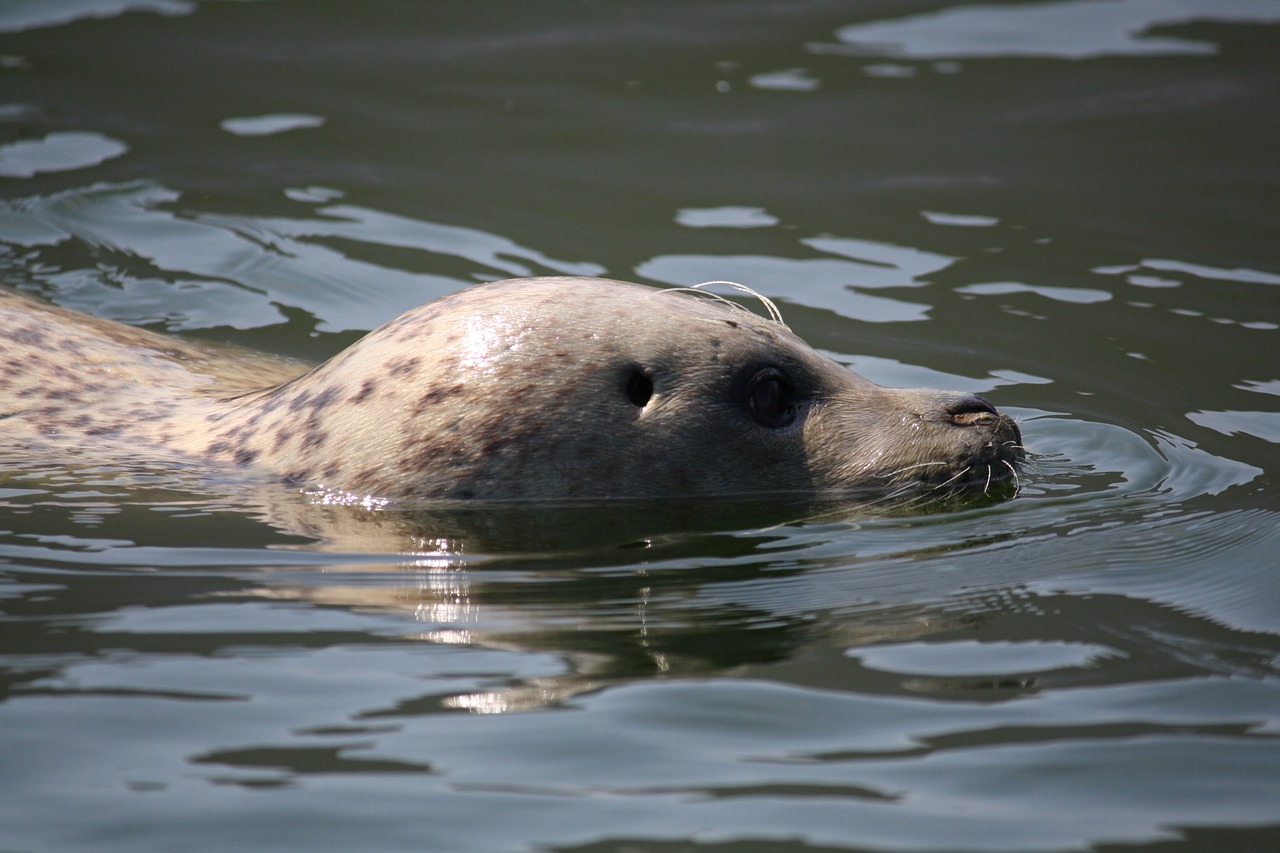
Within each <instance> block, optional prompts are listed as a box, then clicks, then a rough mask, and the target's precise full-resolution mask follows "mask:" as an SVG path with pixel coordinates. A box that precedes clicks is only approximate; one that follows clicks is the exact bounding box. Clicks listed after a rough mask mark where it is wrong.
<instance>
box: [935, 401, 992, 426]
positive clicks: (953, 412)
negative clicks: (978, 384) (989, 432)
mask: <svg viewBox="0 0 1280 853" xmlns="http://www.w3.org/2000/svg"><path fill="white" fill-rule="evenodd" d="M944 411H945V413H946V416H947V419H948V420H950V421H951V422H952V423H953V424H955V425H956V426H989V425H991V424H994V423H996V422H998V421H999V420H1000V417H1001V415H1000V413H999V412H998V411H996V407H995V406H993V405H991V403H990V402H989V401H988V400H987V399H986V398H985V397H979V396H978V395H977V394H965V395H964V396H962V397H957V398H954V399H952V400H950V401H948V403H947V404H946V406H945V407H944Z"/></svg>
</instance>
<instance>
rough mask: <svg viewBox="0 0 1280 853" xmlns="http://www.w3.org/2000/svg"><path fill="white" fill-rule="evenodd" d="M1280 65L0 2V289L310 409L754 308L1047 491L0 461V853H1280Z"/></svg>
mask: <svg viewBox="0 0 1280 853" xmlns="http://www.w3.org/2000/svg"><path fill="white" fill-rule="evenodd" d="M1278 48H1280V4H1278V3H1275V2H1268V1H1267V0H1254V1H1253V2H1249V0H1236V2H1230V3H1228V2H1222V0H1213V2H1210V0H1198V1H1197V0H1183V2H1173V0H1170V2H1160V0H1078V2H1041V3H1025V4H1016V5H1011V4H1003V5H963V4H948V5H941V6H940V5H939V4H936V3H933V4H927V3H914V2H896V3H892V4H890V3H877V2H849V3H827V2H799V3H790V4H767V3H753V2H703V3H698V4H686V3H667V2H646V3H643V4H640V3H634V4H632V3H614V4H593V3H585V2H584V3H571V2H556V3H543V4H521V3H497V4H484V5H483V6H480V5H465V4H445V3H432V4H397V3H391V2H362V3H339V2H318V0H311V2H306V3H302V2H289V1H288V0H283V1H282V2H272V3H266V2H259V3H250V2H239V3H230V2H207V3H194V2H180V0H151V2H142V0H139V2H130V0H63V2H51V0H41V2H34V0H33V1H32V2H14V0H10V2H8V3H5V4H3V5H0V193H2V194H3V200H2V201H0V269H2V270H3V281H4V283H6V284H7V285H9V286H13V287H18V288H21V289H23V290H27V291H31V292H34V293H37V294H40V295H42V296H44V297H46V298H49V299H52V300H53V301H55V302H58V303H59V304H63V305H67V306H70V307H74V308H78V309H81V310H85V311H88V312H90V313H93V314H97V315H100V316H106V317H112V318H116V319H120V320H123V321H126V322H130V323H135V324H141V325H145V326H147V327H149V328H153V329H157V330H161V331H172V332H176V333H182V334H188V335H192V336H196V337H201V338H206V339H214V340H220V341H230V342H233V343H237V344H242V345H247V346H251V347H254V348H257V349H262V350H268V351H271V352H276V353H280V354H282V355H286V356H291V357H299V358H307V359H318V358H323V357H325V356H326V355H328V354H330V353H332V352H335V351H336V350H338V349H340V348H341V347H343V346H345V345H346V344H348V343H350V342H351V341H353V340H355V339H356V338H357V337H358V336H359V334H360V333H362V332H363V331H364V330H367V329H369V328H371V327H373V326H374V325H376V324H378V323H380V322H381V321H383V320H385V319H388V318H389V317H391V316H393V315H394V314H396V313H398V312H399V311H401V310H404V309H406V308H408V307H411V306H413V305H416V304H418V303H420V302H423V301H425V300H427V299H429V298H432V297H435V296H438V295H441V294H443V293H447V292H450V291H453V290H456V289H458V288H461V287H464V286H466V285H467V284H469V283H473V282H475V281H480V280H487V279H494V278H501V277H507V276H511V275H524V274H545V273H569V274H597V273H604V274H608V275H612V276H616V277H619V278H626V279H633V280H642V281H647V282H650V283H661V284H682V283H688V282H692V281H699V280H703V279H710V278H715V279H735V280H739V281H743V282H745V283H748V284H750V285H752V286H754V287H756V288H757V289H759V290H761V291H763V292H764V293H766V294H767V295H769V296H771V297H772V298H774V299H775V300H777V301H778V302H779V304H780V305H781V306H782V308H783V310H784V312H785V315H786V318H787V321H788V323H789V324H790V325H791V326H792V327H793V328H794V329H795V330H796V331H797V332H798V333H800V334H801V335H802V336H803V337H805V338H806V339H807V340H809V341H810V342H811V343H813V344H814V345H815V346H817V347H819V348H821V349H823V350H825V351H827V352H829V353H831V354H833V355H834V356H835V357H837V358H838V359H839V360H841V361H844V362H846V363H848V364H849V365H850V366H851V367H853V368H854V369H856V370H858V371H859V372H861V373H863V374H864V375H867V376H869V377H870V378H872V379H875V380H877V381H881V382H884V383H887V384H900V385H934V386H941V387H949V388H956V389H961V390H969V391H975V392H980V393H984V394H987V395H989V396H990V397H991V398H992V399H993V400H995V402H996V403H997V404H998V405H1000V406H1001V407H1002V408H1004V409H1005V410H1007V411H1010V412H1011V413H1013V414H1015V415H1016V416H1018V418H1019V420H1020V422H1021V424H1022V427H1023V431H1024V433H1025V435H1026V438H1027V443H1028V445H1029V446H1030V448H1031V450H1032V451H1033V453H1034V458H1033V460H1032V462H1031V464H1030V465H1029V468H1028V470H1027V471H1026V472H1025V473H1024V475H1023V478H1022V485H1021V490H1020V492H1019V493H1018V494H1017V495H1016V496H1015V497H1013V498H1012V499H1010V500H1005V501H995V502H987V503H982V502H978V503H973V504H969V505H962V506H954V507H945V508H937V509H935V510H934V511H925V510H924V509H920V510H915V511H912V510H908V511H905V512H898V513H890V514H884V513H868V512H865V511H861V510H858V509H856V508H849V507H825V508H818V509H816V510H815V509H812V508H808V509H805V510H803V511H801V509H800V508H787V507H782V508H779V507H763V506H757V505H751V504H748V505H741V504H735V503H728V504H725V505H715V504H713V505H700V506H695V507H683V506H675V507H667V508H657V509H654V508H650V509H647V510H645V511H643V512H640V511H631V510H622V511H619V512H591V511H581V510H580V511H557V510H553V509H543V510H536V509H530V510H528V511H526V512H521V513H501V514H494V513H486V512H483V511H475V512H468V513H454V514H444V513H420V514H418V515H408V514H404V513H370V512H367V511H364V510H361V509H359V508H353V507H327V506H314V505H310V504H307V503H306V502H305V501H303V500H301V499H300V498H295V497H294V496H290V495H278V494H277V495H264V494H261V493H249V492H246V491H244V490H242V489H237V488H236V487H235V486H234V485H233V484H230V483H227V482H222V481H220V480H219V479H218V478H217V477H216V475H214V474H211V473H209V472H198V471H154V470H151V471H148V470H130V469H121V468H119V467H111V466H109V465H107V464H105V463H103V462H101V461H100V460H95V458H94V456H93V452H92V449H91V448H86V450H85V452H84V453H83V454H82V455H81V456H80V457H78V458H74V459H53V460H49V459H45V460H31V459H24V460H14V459H12V458H9V457H7V456H6V457H4V458H5V469H4V471H3V472H2V473H0V560H3V562H0V581H3V583H0V632H2V633H0V636H2V637H3V640H0V671H2V672H3V687H2V688H0V689H2V690H3V694H2V695H3V701H2V702H0V732H3V734H0V756H2V758H0V774H2V776H0V778H3V787H2V790H3V793H0V847H3V848H5V849H13V850H24V851H25V850H74V851H90V850H157V851H159V850H175V849H192V850H194V849H227V848H231V847H235V848H239V849H298V848H303V847H305V848H308V849H315V850H350V849H374V850H400V849H405V850H408V849H412V850H441V851H473V850H474V851H517V850H561V851H592V852H593V853H599V852H600V851H622V850H651V851H664V853H665V851H684V850H693V849H699V850H703V849H707V850H717V851H761V850H789V851H802V850H829V849H840V850H849V849H858V850H1017V851H1025V850H1086V849H1098V850H1121V849H1123V850H1132V849H1138V848H1143V847H1147V848H1151V849H1159V850H1174V849H1176V850H1221V849H1265V848H1269V847H1274V846H1275V845H1276V844H1277V841H1280V806H1278V805H1277V803H1280V782H1277V779H1280V615H1277V614H1280V578H1278V577H1277V556H1276V555H1277V554H1278V553H1280V524H1278V523H1277V522H1278V519H1277V511H1278V510H1280V506H1278V505H1277V497H1276V495H1277V486H1276V483H1275V472H1276V470H1277V464H1278V463H1280V454H1278V451H1277V444H1278V443H1280V400H1278V399H1277V397H1280V359H1278V358H1277V352H1280V349H1278V347H1277V330H1278V329H1280V298H1278V297H1280V290H1277V287H1278V286H1280V243H1277V241H1276V238H1275V235H1276V234H1277V233H1278V228H1277V226H1278V225H1280V221H1278V220H1280V217H1278V216H1277V207H1276V199H1277V198H1280V192H1278V190H1280V187H1278V183H1280V169H1277V166H1276V158H1275V152H1276V150H1280V149H1278V148H1277V142H1278V141H1280V132H1278V131H1280V127H1278V124H1280V111H1277V110H1276V109H1275V105H1276V104H1277V103H1278V102H1280V100H1278V99H1277V95H1278V94H1280V91H1278V90H1280V68H1277V65H1280V59H1278V57H1280V50H1278ZM0 455H3V454H0Z"/></svg>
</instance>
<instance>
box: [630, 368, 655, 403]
mask: <svg viewBox="0 0 1280 853" xmlns="http://www.w3.org/2000/svg"><path fill="white" fill-rule="evenodd" d="M626 390H627V399H628V400H630V401H631V402H632V403H634V404H635V405H636V406H638V407H639V408H642V409H643V408H644V407H645V406H646V405H648V403H649V398H650V397H652V396H653V380H652V379H650V378H649V377H648V376H645V374H644V371H643V370H641V369H640V368H638V367H633V368H631V372H630V373H629V374H627V389H626Z"/></svg>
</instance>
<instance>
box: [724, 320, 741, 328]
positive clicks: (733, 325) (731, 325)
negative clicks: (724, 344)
mask: <svg viewBox="0 0 1280 853" xmlns="http://www.w3.org/2000/svg"><path fill="white" fill-rule="evenodd" d="M724 324H725V325H726V326H728V327H729V328H730V329H740V328H742V327H741V326H739V325H738V324H737V323H736V322H734V321H733V320H725V321H724Z"/></svg>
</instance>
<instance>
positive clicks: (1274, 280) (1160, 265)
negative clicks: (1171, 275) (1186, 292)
mask: <svg viewBox="0 0 1280 853" xmlns="http://www.w3.org/2000/svg"><path fill="white" fill-rule="evenodd" d="M1142 265H1143V266H1144V267H1146V268H1147V269H1153V270H1160V271H1163V272H1180V273H1186V274H1187V275H1193V276H1195V277H1196V278H1207V279H1210V280H1213V281H1234V282H1238V283H1240V284H1280V275H1276V274H1275V273H1271V272H1263V271H1262V270H1253V269H1248V268H1244V267H1235V268H1234V269H1226V268H1224V267H1211V266H1207V265H1205V264H1191V263H1187V262H1186V261H1174V260H1169V259H1167V258H1144V259H1143V261H1142Z"/></svg>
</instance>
